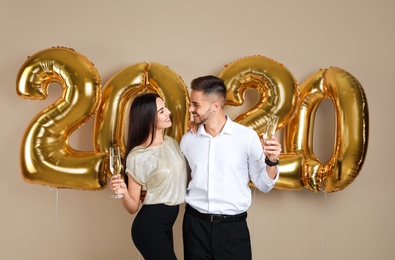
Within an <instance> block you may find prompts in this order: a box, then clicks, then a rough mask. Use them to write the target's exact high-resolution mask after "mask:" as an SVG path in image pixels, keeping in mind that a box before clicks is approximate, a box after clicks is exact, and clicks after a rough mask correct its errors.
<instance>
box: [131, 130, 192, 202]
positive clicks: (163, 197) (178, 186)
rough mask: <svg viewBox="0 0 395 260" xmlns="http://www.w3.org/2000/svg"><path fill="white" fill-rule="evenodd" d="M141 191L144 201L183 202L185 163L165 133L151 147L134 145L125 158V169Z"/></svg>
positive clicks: (176, 147)
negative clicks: (160, 140) (144, 192)
mask: <svg viewBox="0 0 395 260" xmlns="http://www.w3.org/2000/svg"><path fill="white" fill-rule="evenodd" d="M125 172H126V173H127V174H129V175H130V176H131V177H132V178H133V179H134V180H135V181H136V182H137V183H139V184H141V186H142V189H143V190H147V194H146V195H145V199H144V204H159V203H164V204H166V205H178V204H181V203H183V202H184V201H185V192H186V181H187V173H186V162H185V159H184V157H183V155H182V154H181V151H180V148H179V146H178V143H177V142H176V141H175V140H174V139H172V138H170V137H168V136H165V141H164V142H163V143H162V144H161V145H159V146H155V147H147V148H144V147H141V146H138V147H135V148H134V149H133V150H132V151H131V152H130V153H129V155H128V157H127V159H126V171H125Z"/></svg>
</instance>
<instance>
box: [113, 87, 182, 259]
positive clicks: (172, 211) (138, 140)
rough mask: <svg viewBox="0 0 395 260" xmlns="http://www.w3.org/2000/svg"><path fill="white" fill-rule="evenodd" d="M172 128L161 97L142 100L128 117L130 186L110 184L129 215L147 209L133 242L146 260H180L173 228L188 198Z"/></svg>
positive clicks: (138, 99) (115, 179)
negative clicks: (171, 131) (165, 132)
mask: <svg viewBox="0 0 395 260" xmlns="http://www.w3.org/2000/svg"><path fill="white" fill-rule="evenodd" d="M171 125H172V123H171V120H170V111H169V110H168V109H167V108H166V107H165V104H164V102H163V100H162V99H161V98H160V97H159V95H157V94H152V93H150V94H144V95H140V96H137V97H136V98H135V99H134V100H133V103H132V105H131V108H130V112H129V130H128V142H127V147H126V153H125V154H127V157H126V163H125V164H126V167H125V173H126V174H127V182H128V185H126V184H125V182H123V181H122V179H121V178H120V176H119V175H118V176H114V177H112V178H111V182H110V187H111V189H112V191H113V192H116V193H118V194H122V195H123V196H124V197H123V198H122V204H123V206H124V208H125V209H126V210H127V211H128V212H129V213H130V214H134V213H136V212H137V211H138V209H139V204H140V194H141V191H142V190H144V191H146V195H145V197H144V202H143V206H142V207H141V209H140V211H139V213H138V214H137V216H136V218H135V219H134V222H133V225H132V231H131V233H132V239H133V242H134V244H135V245H136V247H137V249H138V250H139V251H140V253H141V254H142V256H143V257H144V259H147V260H151V259H160V260H164V259H166V260H167V259H177V258H176V255H175V253H174V248H173V231H172V228H173V224H174V222H175V220H176V218H177V215H178V211H179V204H181V203H183V202H184V199H185V192H186V162H185V159H184V157H183V155H182V154H181V152H180V148H179V145H178V143H177V142H176V141H175V140H174V139H173V138H171V137H168V136H165V135H164V131H165V129H166V128H168V127H170V126H171Z"/></svg>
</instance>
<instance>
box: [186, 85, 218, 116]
mask: <svg viewBox="0 0 395 260" xmlns="http://www.w3.org/2000/svg"><path fill="white" fill-rule="evenodd" d="M213 104H214V101H213V98H212V97H211V98H210V96H208V95H205V94H204V93H203V91H198V90H192V91H191V105H190V106H189V112H190V113H192V116H193V121H194V122H195V124H204V123H206V122H207V121H208V120H210V118H212V117H213Z"/></svg>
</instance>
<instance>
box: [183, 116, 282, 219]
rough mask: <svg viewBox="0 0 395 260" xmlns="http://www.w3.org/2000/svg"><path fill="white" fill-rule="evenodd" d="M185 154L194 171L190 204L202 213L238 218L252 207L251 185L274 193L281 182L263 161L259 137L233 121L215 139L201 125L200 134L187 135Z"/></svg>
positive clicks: (185, 136)
mask: <svg viewBox="0 0 395 260" xmlns="http://www.w3.org/2000/svg"><path fill="white" fill-rule="evenodd" d="M180 147H181V151H182V153H183V154H184V156H185V157H186V159H187V161H188V163H189V166H190V168H191V177H192V178H191V181H190V182H189V185H188V188H187V194H186V203H188V204H189V205H191V206H192V207H193V208H195V209H196V210H198V211H200V212H201V213H211V214H226V215H235V214H239V213H242V212H245V211H247V209H248V208H249V207H250V205H251V189H250V187H249V185H248V183H249V181H250V180H252V182H253V183H254V184H255V186H256V187H257V188H258V189H259V190H260V191H263V192H268V191H270V190H271V189H272V188H273V186H274V185H275V184H276V182H277V180H278V178H279V172H278V168H277V176H276V178H275V179H274V180H272V179H271V178H269V176H268V175H267V172H266V165H265V163H264V162H263V163H262V162H257V160H259V158H260V156H261V154H262V152H263V149H262V145H261V142H260V140H259V137H258V135H257V133H256V132H255V131H254V130H253V129H251V128H248V127H246V126H243V125H241V124H238V123H235V122H233V121H232V120H231V119H230V118H229V117H227V121H226V123H225V126H224V127H223V129H222V131H221V132H220V133H219V134H218V135H217V136H215V137H212V136H211V135H210V134H208V133H207V132H206V131H205V129H204V125H201V126H200V127H199V129H198V130H197V132H196V134H193V133H190V132H188V133H186V134H185V135H184V136H183V137H182V140H181V143H180ZM263 156H264V155H263Z"/></svg>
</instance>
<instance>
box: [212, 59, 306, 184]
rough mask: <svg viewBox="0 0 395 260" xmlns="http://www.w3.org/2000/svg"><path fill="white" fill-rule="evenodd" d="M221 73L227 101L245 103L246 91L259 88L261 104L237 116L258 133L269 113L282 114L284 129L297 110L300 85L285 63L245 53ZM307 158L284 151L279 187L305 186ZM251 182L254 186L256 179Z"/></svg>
mask: <svg viewBox="0 0 395 260" xmlns="http://www.w3.org/2000/svg"><path fill="white" fill-rule="evenodd" d="M219 77H220V78H222V79H223V80H224V83H225V86H226V88H227V95H226V98H227V100H226V104H227V105H232V106H240V105H242V104H243V103H244V94H245V92H246V91H247V89H249V88H251V89H255V90H256V91H257V92H258V95H259V100H258V102H257V104H256V105H255V106H254V107H253V108H251V109H250V110H249V111H247V112H246V113H243V114H241V115H239V116H238V117H237V118H236V119H235V121H236V122H238V123H240V124H243V125H245V126H248V127H251V128H252V129H254V130H255V131H256V132H257V133H258V134H261V133H262V132H263V129H264V126H265V124H266V123H267V121H268V118H269V117H268V115H269V114H274V115H277V116H278V117H279V123H278V125H277V129H281V128H282V127H284V126H285V125H286V124H288V122H289V121H290V120H291V119H292V118H293V116H294V115H295V113H296V112H297V110H296V109H297V105H298V100H299V87H298V84H297V81H296V80H295V78H294V76H293V75H292V73H291V72H290V71H289V70H288V69H287V68H286V67H285V66H284V65H282V64H281V63H278V62H276V61H274V60H272V59H269V58H266V57H263V56H250V57H245V58H242V59H239V60H236V61H234V62H232V63H230V64H229V65H226V66H225V68H224V69H223V71H222V72H221V73H220V75H219ZM303 162H304V157H303V155H297V154H281V156H280V165H279V168H280V172H281V174H280V178H279V181H278V182H277V184H276V186H275V188H276V189H292V190H296V189H301V188H303V182H302V179H301V176H302V169H303V168H302V165H303ZM250 186H252V187H254V185H253V184H252V183H250Z"/></svg>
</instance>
